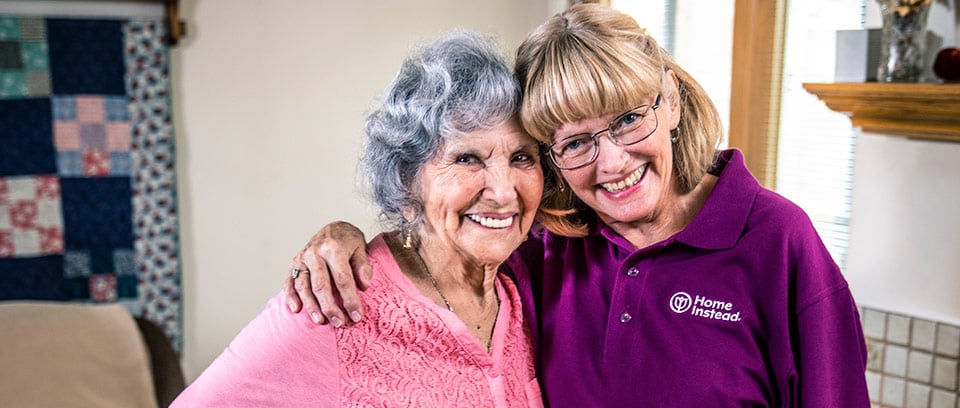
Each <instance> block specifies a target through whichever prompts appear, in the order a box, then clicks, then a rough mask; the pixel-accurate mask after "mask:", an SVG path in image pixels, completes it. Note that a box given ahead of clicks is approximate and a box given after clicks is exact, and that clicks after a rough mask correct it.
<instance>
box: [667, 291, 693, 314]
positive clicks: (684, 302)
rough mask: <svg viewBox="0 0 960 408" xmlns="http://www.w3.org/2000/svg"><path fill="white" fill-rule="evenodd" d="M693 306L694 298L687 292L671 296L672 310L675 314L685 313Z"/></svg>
mask: <svg viewBox="0 0 960 408" xmlns="http://www.w3.org/2000/svg"><path fill="white" fill-rule="evenodd" d="M692 304H693V298H691V297H690V295H688V294H687V292H677V293H674V294H673V296H670V310H673V312H674V313H683V312H686V311H687V309H689V308H690V305H692Z"/></svg>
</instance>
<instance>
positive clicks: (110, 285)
mask: <svg viewBox="0 0 960 408" xmlns="http://www.w3.org/2000/svg"><path fill="white" fill-rule="evenodd" d="M90 298H91V299H93V301H94V302H115V301H116V300H117V277H116V276H115V275H111V274H107V273H95V274H92V275H90Z"/></svg>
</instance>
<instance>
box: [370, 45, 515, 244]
mask: <svg viewBox="0 0 960 408" xmlns="http://www.w3.org/2000/svg"><path fill="white" fill-rule="evenodd" d="M519 106H520V85H519V82H518V81H517V79H516V78H515V77H514V76H513V73H512V72H511V70H510V68H509V66H508V65H507V63H506V62H505V60H504V58H503V56H502V54H501V53H500V51H499V50H498V46H497V43H496V41H494V40H493V39H492V38H490V37H487V36H483V35H481V34H478V33H474V32H468V31H454V32H451V33H449V34H446V35H444V36H442V37H440V38H439V39H437V40H435V41H433V42H431V43H429V44H427V45H426V46H424V47H422V48H420V49H419V50H417V51H415V52H413V53H412V54H410V55H409V56H407V57H406V58H405V59H404V61H403V64H402V66H401V68H400V72H399V73H397V76H396V78H394V80H393V82H392V83H391V84H390V86H389V87H388V88H387V89H386V91H385V95H384V96H383V99H382V103H381V105H380V106H379V107H378V108H377V109H376V110H375V111H373V112H372V113H371V114H370V115H368V116H367V118H366V122H365V126H364V130H365V133H366V135H367V141H366V147H365V149H364V152H363V155H362V158H361V163H360V164H361V169H360V170H361V171H362V173H363V175H364V182H365V184H366V187H367V189H368V191H367V193H368V194H369V196H370V198H371V200H372V201H373V202H374V203H375V204H377V205H378V206H379V207H380V218H381V222H382V223H383V224H384V226H386V227H398V226H401V225H403V224H404V223H406V222H409V223H413V224H417V223H419V222H421V217H422V215H423V208H424V203H422V202H421V201H420V198H419V196H418V195H417V189H416V185H415V183H416V180H417V178H418V175H419V173H420V171H421V169H422V168H423V165H424V164H425V163H427V161H428V160H430V159H431V158H433V156H434V155H435V154H437V152H439V151H440V148H441V147H442V145H443V143H444V141H445V140H447V139H450V138H455V137H458V136H459V135H463V134H465V133H469V132H473V131H476V130H480V129H489V128H492V127H496V126H499V125H501V124H503V123H505V122H506V121H508V120H510V119H511V118H512V117H513V116H514V115H515V114H516V113H517V110H518V108H519ZM404 210H407V211H410V210H412V211H413V214H414V219H410V220H405V219H404V216H403V212H404Z"/></svg>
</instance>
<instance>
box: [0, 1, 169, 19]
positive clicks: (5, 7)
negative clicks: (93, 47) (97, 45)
mask: <svg viewBox="0 0 960 408" xmlns="http://www.w3.org/2000/svg"><path fill="white" fill-rule="evenodd" d="M0 14H17V15H42V16H46V17H122V18H132V17H150V18H154V17H163V16H164V14H165V12H164V6H163V4H162V3H129V2H119V1H52V0H31V1H25V0H0Z"/></svg>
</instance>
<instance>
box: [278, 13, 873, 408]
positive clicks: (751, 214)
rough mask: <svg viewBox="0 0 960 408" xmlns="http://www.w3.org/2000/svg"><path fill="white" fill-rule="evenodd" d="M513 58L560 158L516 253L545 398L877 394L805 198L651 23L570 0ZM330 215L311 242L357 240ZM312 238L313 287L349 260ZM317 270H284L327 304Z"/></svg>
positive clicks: (528, 108) (681, 403) (851, 306)
mask: <svg viewBox="0 0 960 408" xmlns="http://www.w3.org/2000/svg"><path fill="white" fill-rule="evenodd" d="M516 74H517V76H518V77H519V78H520V81H521V83H522V85H523V87H524V101H523V104H522V107H521V120H522V122H523V126H524V128H525V129H526V130H527V131H528V132H530V134H531V135H533V136H534V137H535V138H537V139H538V140H539V141H541V142H542V143H543V144H544V145H546V146H548V149H549V150H548V151H549V155H550V161H549V164H550V165H551V167H552V168H553V171H548V172H547V173H546V175H547V176H548V177H547V178H548V180H547V185H546V188H545V190H544V199H543V202H542V205H541V211H542V212H543V213H544V216H543V217H542V218H541V221H542V224H543V225H544V226H545V227H546V228H547V229H548V231H545V232H539V231H537V229H534V231H535V233H534V234H532V235H531V239H529V240H528V241H527V242H526V243H524V244H523V245H522V246H521V247H520V249H519V251H518V252H517V256H516V257H512V258H511V259H510V260H508V262H507V264H508V265H510V266H511V268H510V269H512V270H513V272H514V273H515V278H516V279H517V282H518V286H519V288H520V293H521V297H522V298H523V299H524V301H525V302H524V307H525V315H526V316H527V318H528V319H529V321H530V325H531V327H532V330H533V338H534V345H535V348H536V352H537V356H538V361H539V365H538V367H539V369H540V371H539V375H540V378H541V381H542V385H543V390H544V393H545V395H546V397H547V398H546V400H547V402H548V403H549V404H550V405H551V406H553V407H563V406H571V407H582V406H609V407H613V406H670V407H694V406H710V407H714V406H716V407H733V406H738V407H740V406H744V407H745V406H750V407H800V406H802V407H869V405H870V404H869V401H868V396H867V388H866V380H865V374H864V370H865V368H866V347H865V344H864V339H863V335H862V331H861V327H860V320H859V317H858V312H857V307H856V305H855V303H854V300H853V298H852V296H851V294H850V290H849V289H848V287H847V283H846V281H845V280H844V278H843V276H842V275H841V272H840V270H839V268H838V267H837V265H836V263H835V262H834V261H833V259H832V258H831V257H830V254H829V253H828V252H827V250H826V249H825V247H824V246H823V244H822V242H821V240H820V238H819V236H818V235H817V233H816V231H815V230H814V228H813V226H812V224H811V222H810V220H809V218H808V217H807V215H806V214H805V213H804V212H803V211H802V210H801V209H800V208H799V207H797V206H796V205H795V204H793V203H791V202H789V201H788V200H786V199H785V198H783V197H781V196H779V195H777V194H776V193H774V192H772V191H770V190H767V189H765V188H763V187H762V186H760V185H759V183H758V182H757V181H756V179H755V178H754V177H753V176H752V175H751V174H750V172H749V171H748V170H747V168H746V166H745V164H744V158H743V156H742V154H741V153H740V152H739V151H737V150H727V151H720V152H717V151H716V146H717V144H718V141H719V139H720V137H721V133H722V130H721V125H720V120H719V118H718V115H717V112H716V109H715V108H714V106H713V104H712V102H711V101H710V100H709V98H708V97H707V96H706V94H705V93H704V91H703V89H702V88H701V87H700V86H699V85H698V84H697V83H696V81H694V80H693V78H691V77H690V76H689V75H688V74H687V73H686V72H685V71H683V70H682V69H681V68H680V67H679V66H678V65H677V64H676V62H674V61H673V59H672V58H671V57H670V56H669V55H668V54H667V53H666V52H665V51H664V50H663V49H661V48H660V47H659V46H657V44H656V42H655V41H654V40H653V39H652V38H651V37H650V36H649V34H647V32H646V31H645V30H643V29H641V28H640V27H639V26H637V24H636V22H634V21H633V19H631V18H630V17H628V16H626V15H623V14H621V13H619V12H616V11H614V10H612V9H609V8H606V7H603V6H598V5H592V4H586V5H578V6H573V7H571V8H570V9H568V10H567V11H565V12H563V13H561V14H559V15H557V16H556V17H554V18H551V19H550V20H548V21H547V22H546V23H544V24H543V25H541V26H540V27H539V28H538V29H537V30H535V31H534V32H533V33H531V34H530V35H529V36H528V38H527V39H526V41H525V42H524V43H523V44H522V45H521V46H520V49H519V51H518V53H517V62H516ZM553 174H559V176H560V177H559V178H558V179H556V180H555V182H554V181H552V180H551V179H550V177H549V176H552V175H553ZM329 228H331V229H333V230H335V231H336V232H335V233H331V232H329V231H327V232H325V233H324V234H321V235H319V236H317V237H315V238H317V239H315V240H314V242H313V244H314V245H327V243H329V242H330V239H329V238H328V237H330V236H334V237H337V239H338V240H339V242H338V243H336V245H334V246H335V247H336V246H337V245H339V246H341V247H346V248H350V247H353V246H355V245H356V244H355V243H354V242H355V241H357V240H358V238H357V237H356V236H354V235H357V233H356V232H354V231H355V230H352V229H351V228H350V227H349V226H347V225H344V224H334V225H332V226H330V227H329ZM361 242H362V241H361ZM335 252H338V253H339V251H335ZM316 253H317V249H316V248H315V247H310V248H307V250H306V251H305V253H304V254H301V255H298V256H297V257H296V258H295V259H294V262H295V263H296V264H297V265H300V262H304V263H305V265H306V266H307V267H309V268H312V269H313V270H314V271H315V273H313V274H311V279H314V280H316V282H313V286H318V285H320V286H322V285H324V282H323V280H325V279H329V277H328V274H327V272H326V270H324V269H323V268H329V269H330V270H332V271H333V272H334V273H333V275H334V277H335V278H337V279H339V280H343V279H345V278H349V277H350V276H351V274H350V273H344V272H343V271H344V270H345V269H346V270H349V266H348V265H345V263H344V262H342V261H337V260H336V257H329V259H328V261H329V264H320V263H318V262H316V255H315V254H316ZM346 255H349V251H347V252H346V254H343V253H339V255H337V256H339V257H341V258H342V257H345V256H346ZM514 261H516V262H514ZM298 267H299V266H298ZM361 276H363V274H362V273H361ZM339 280H336V281H337V282H339ZM308 283H310V282H309V281H308V280H307V279H305V278H301V279H297V280H296V286H298V287H300V288H301V289H300V291H299V292H294V289H293V287H294V284H293V282H292V280H289V279H288V281H287V284H286V286H287V287H286V290H287V294H288V296H291V299H290V300H291V301H292V302H293V305H294V306H297V307H294V309H297V308H298V307H299V306H300V305H299V300H298V299H296V296H294V295H299V296H300V297H302V298H303V299H305V301H306V309H307V310H317V307H318V306H317V303H316V302H317V300H316V299H314V298H313V294H312V293H311V292H309V290H307V286H309V285H308ZM337 286H338V287H341V288H345V287H348V285H343V284H339V283H338V285H337ZM373 286H374V287H375V286H376V285H375V284H374V285H373ZM353 296H354V295H353V294H350V293H344V294H343V299H344V306H345V307H346V308H347V310H350V311H355V310H357V309H356V305H355V304H354V303H352V302H351V301H350V300H351V298H352V297H353ZM321 297H323V296H321ZM321 303H323V304H324V305H329V304H331V303H332V301H330V300H323V301H321ZM333 309H335V308H325V309H323V311H324V312H325V314H326V315H327V316H336V315H337V313H342V312H340V311H337V310H333ZM331 319H333V317H331ZM304 354H307V352H304Z"/></svg>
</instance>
